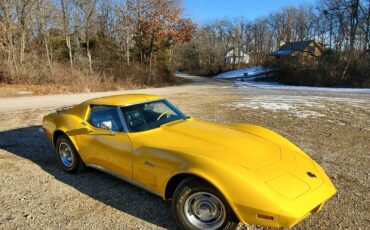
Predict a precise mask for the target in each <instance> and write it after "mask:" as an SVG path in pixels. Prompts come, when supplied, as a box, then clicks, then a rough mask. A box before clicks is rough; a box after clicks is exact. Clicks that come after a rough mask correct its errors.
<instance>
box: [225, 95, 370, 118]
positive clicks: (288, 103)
mask: <svg viewBox="0 0 370 230" xmlns="http://www.w3.org/2000/svg"><path fill="white" fill-rule="evenodd" d="M226 106H229V107H232V108H239V109H253V110H258V109H263V110H266V111H271V112H279V111H284V112H287V113H289V114H291V115H292V116H296V117H301V118H307V117H311V118H317V117H325V114H326V113H332V112H333V110H335V109H333V108H334V106H341V107H348V108H350V107H356V108H363V109H370V105H369V104H368V101H367V100H362V99H353V98H341V97H329V96H328V97H326V96H297V95H263V96H254V97H244V98H243V99H242V100H241V101H239V102H235V103H231V104H229V105H226ZM331 106H333V108H332V107H331Z"/></svg>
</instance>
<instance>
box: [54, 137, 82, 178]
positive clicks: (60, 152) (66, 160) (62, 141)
mask: <svg viewBox="0 0 370 230" xmlns="http://www.w3.org/2000/svg"><path fill="white" fill-rule="evenodd" d="M55 147H56V152H57V158H58V161H59V164H60V165H61V166H62V168H63V169H64V170H65V171H67V172H71V173H75V172H77V171H79V170H81V169H82V168H83V167H84V163H83V162H82V160H81V158H80V156H79V155H78V153H77V151H76V149H75V147H74V146H73V144H72V142H71V141H70V140H69V138H68V137H67V136H65V135H60V136H58V137H57V141H56V144H55Z"/></svg>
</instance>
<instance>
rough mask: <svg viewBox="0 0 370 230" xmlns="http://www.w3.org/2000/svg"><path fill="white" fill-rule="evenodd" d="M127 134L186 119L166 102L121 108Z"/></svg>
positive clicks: (152, 102) (153, 102)
mask: <svg viewBox="0 0 370 230" xmlns="http://www.w3.org/2000/svg"><path fill="white" fill-rule="evenodd" d="M121 111H122V114H123V117H124V119H125V121H126V124H127V128H128V130H129V132H139V131H145V130H149V129H154V128H158V127H159V126H161V125H163V124H166V123H169V122H172V121H176V120H181V119H186V118H188V117H187V116H185V115H184V114H183V113H182V112H180V111H179V110H178V109H177V108H176V107H175V106H173V105H172V104H171V103H169V102H168V101H166V100H160V101H151V102H146V103H142V104H136V105H131V106H125V107H121Z"/></svg>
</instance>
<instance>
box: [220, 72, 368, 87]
mask: <svg viewBox="0 0 370 230" xmlns="http://www.w3.org/2000/svg"><path fill="white" fill-rule="evenodd" d="M272 70H273V69H272V68H270V67H266V66H254V67H248V68H244V69H238V70H233V71H228V72H224V73H221V74H218V75H216V76H215V77H214V78H217V79H233V78H235V79H237V78H242V77H244V74H245V73H247V74H248V77H247V78H243V81H240V80H236V81H235V83H234V85H233V87H237V88H250V87H256V88H264V89H282V90H303V91H319V92H320V91H323V92H344V93H346V92H348V93H370V89H369V88H365V89H361V88H330V87H309V86H289V85H284V84H280V83H277V82H267V81H265V82H264V81H261V80H263V79H264V78H269V77H271V76H272V74H271V71H272ZM264 73H266V74H264Z"/></svg>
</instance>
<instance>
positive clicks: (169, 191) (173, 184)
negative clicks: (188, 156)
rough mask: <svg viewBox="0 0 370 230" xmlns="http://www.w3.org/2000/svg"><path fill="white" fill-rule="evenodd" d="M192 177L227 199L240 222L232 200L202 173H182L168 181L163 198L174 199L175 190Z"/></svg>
mask: <svg viewBox="0 0 370 230" xmlns="http://www.w3.org/2000/svg"><path fill="white" fill-rule="evenodd" d="M191 177H192V178H196V179H200V180H202V181H204V182H205V183H207V184H209V185H210V186H212V187H213V188H214V189H216V190H217V191H218V192H219V193H220V194H221V195H222V197H223V198H224V199H225V201H226V202H227V204H228V205H229V207H230V208H231V210H232V212H233V213H234V215H235V216H236V218H238V219H239V220H240V218H239V216H238V212H237V211H236V209H235V207H234V205H233V203H232V202H231V200H230V198H229V197H228V196H227V195H226V194H225V192H224V191H223V190H222V189H220V188H219V186H216V183H215V181H214V180H212V179H210V178H209V177H207V176H203V175H201V173H196V172H180V173H177V174H175V175H173V176H172V177H171V178H170V179H169V180H168V182H167V183H166V187H165V191H164V194H163V198H164V199H165V200H169V199H172V197H173V195H174V193H175V190H176V188H177V187H178V186H179V185H180V183H181V182H182V181H184V180H186V179H187V178H191Z"/></svg>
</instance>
